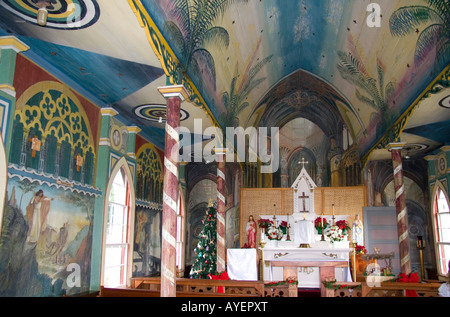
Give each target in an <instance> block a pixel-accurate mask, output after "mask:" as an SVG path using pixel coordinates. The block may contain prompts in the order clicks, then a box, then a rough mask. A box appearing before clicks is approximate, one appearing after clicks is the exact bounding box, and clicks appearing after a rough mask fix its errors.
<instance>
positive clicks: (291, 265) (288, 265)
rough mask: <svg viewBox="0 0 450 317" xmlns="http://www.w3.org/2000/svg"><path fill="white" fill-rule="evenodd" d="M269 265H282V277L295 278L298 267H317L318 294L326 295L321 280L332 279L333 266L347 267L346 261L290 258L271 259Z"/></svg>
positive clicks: (333, 278) (333, 274)
mask: <svg viewBox="0 0 450 317" xmlns="http://www.w3.org/2000/svg"><path fill="white" fill-rule="evenodd" d="M269 262H270V266H271V267H274V266H278V267H283V279H284V280H287V279H289V278H294V279H297V269H298V268H299V267H318V268H319V276H320V284H321V285H320V295H321V296H322V297H326V288H325V286H324V285H323V283H322V282H324V281H334V280H335V279H336V278H335V268H337V267H342V268H346V267H348V261H291V260H287V261H284V260H271V261H269Z"/></svg>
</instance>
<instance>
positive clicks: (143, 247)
mask: <svg viewBox="0 0 450 317" xmlns="http://www.w3.org/2000/svg"><path fill="white" fill-rule="evenodd" d="M135 215H136V218H135V222H134V223H135V228H134V248H133V251H134V255H133V277H140V276H156V275H159V274H160V273H161V229H162V211H161V210H158V209H150V208H144V207H140V206H136V211H135Z"/></svg>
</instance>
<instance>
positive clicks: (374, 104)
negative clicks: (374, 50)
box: [337, 51, 394, 132]
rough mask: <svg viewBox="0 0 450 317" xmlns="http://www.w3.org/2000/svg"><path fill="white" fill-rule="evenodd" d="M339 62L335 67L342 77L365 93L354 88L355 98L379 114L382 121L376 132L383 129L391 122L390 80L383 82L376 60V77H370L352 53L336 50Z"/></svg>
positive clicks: (391, 91) (359, 60)
mask: <svg viewBox="0 0 450 317" xmlns="http://www.w3.org/2000/svg"><path fill="white" fill-rule="evenodd" d="M338 56H339V63H338V65H337V68H338V70H339V73H340V74H341V76H342V78H343V79H345V80H346V81H348V82H350V83H352V84H354V85H355V86H356V87H358V88H360V89H362V90H363V91H364V92H365V93H366V95H364V94H362V93H361V91H360V90H359V89H358V88H357V89H356V98H357V99H358V100H359V101H361V102H362V103H364V104H366V105H368V106H370V107H371V108H372V109H374V110H376V115H377V116H381V119H382V121H381V122H380V123H378V125H377V132H380V131H383V130H385V129H386V127H388V126H389V124H391V123H392V120H393V115H392V114H391V113H390V111H389V108H388V102H389V100H390V99H391V98H392V96H393V94H394V85H393V83H392V82H389V83H387V84H386V85H385V84H384V69H383V66H382V64H381V62H380V61H379V60H377V74H378V78H377V79H375V78H373V77H371V75H370V74H369V73H368V71H367V69H366V67H365V66H364V64H363V62H362V61H361V59H360V58H359V57H355V56H353V55H352V53H344V52H342V51H338Z"/></svg>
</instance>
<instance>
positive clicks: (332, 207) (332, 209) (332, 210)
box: [331, 204, 334, 216]
mask: <svg viewBox="0 0 450 317" xmlns="http://www.w3.org/2000/svg"><path fill="white" fill-rule="evenodd" d="M331 212H332V213H333V216H334V204H332V205H331Z"/></svg>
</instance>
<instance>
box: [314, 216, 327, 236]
mask: <svg viewBox="0 0 450 317" xmlns="http://www.w3.org/2000/svg"><path fill="white" fill-rule="evenodd" d="M322 225H323V228H322ZM314 227H316V230H317V233H319V234H322V230H323V229H326V228H327V227H328V222H327V219H325V217H324V218H321V217H317V218H316V219H315V220H314Z"/></svg>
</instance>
